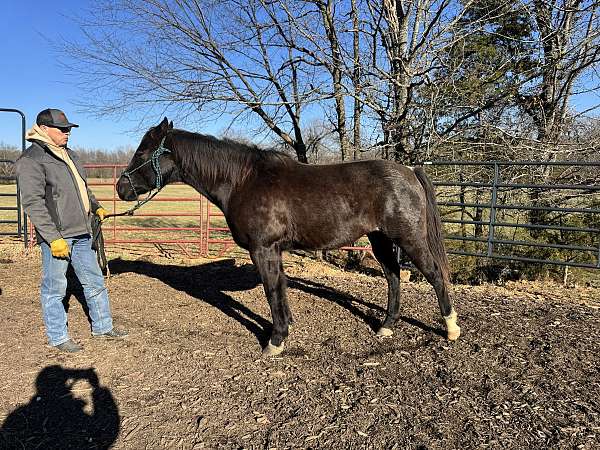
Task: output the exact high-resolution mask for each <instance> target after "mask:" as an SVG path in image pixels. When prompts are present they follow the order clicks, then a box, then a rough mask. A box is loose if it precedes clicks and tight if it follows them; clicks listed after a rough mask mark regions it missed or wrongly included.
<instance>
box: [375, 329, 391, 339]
mask: <svg viewBox="0 0 600 450" xmlns="http://www.w3.org/2000/svg"><path fill="white" fill-rule="evenodd" d="M392 334H394V332H393V331H392V330H390V329H389V328H385V327H381V328H380V329H379V331H378V332H377V336H380V337H390V336H391V335H392Z"/></svg>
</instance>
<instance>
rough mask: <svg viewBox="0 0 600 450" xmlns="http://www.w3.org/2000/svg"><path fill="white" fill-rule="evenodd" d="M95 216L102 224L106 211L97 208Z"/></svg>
mask: <svg viewBox="0 0 600 450" xmlns="http://www.w3.org/2000/svg"><path fill="white" fill-rule="evenodd" d="M96 215H97V216H98V217H100V222H104V218H105V217H106V216H107V215H108V211H107V210H105V209H104V208H98V209H97V210H96Z"/></svg>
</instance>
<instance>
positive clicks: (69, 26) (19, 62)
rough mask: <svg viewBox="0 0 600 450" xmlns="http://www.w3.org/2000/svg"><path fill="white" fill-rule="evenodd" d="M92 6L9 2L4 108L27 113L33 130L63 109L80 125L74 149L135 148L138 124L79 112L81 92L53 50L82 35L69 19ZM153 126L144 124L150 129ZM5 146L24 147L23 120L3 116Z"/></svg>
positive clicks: (82, 0)
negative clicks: (50, 112) (49, 111)
mask: <svg viewBox="0 0 600 450" xmlns="http://www.w3.org/2000/svg"><path fill="white" fill-rule="evenodd" d="M89 4H90V2H89V1H88V0H60V1H55V2H51V3H47V2H32V1H18V0H6V1H5V2H3V5H2V20H1V21H0V24H1V26H0V42H2V60H3V61H2V68H1V70H0V86H1V88H0V108H14V109H19V110H21V111H22V112H23V113H25V116H26V124H27V127H28V128H29V127H31V125H32V124H33V123H34V122H35V118H36V116H37V113H38V112H39V111H41V110H42V109H44V108H60V109H62V110H63V111H65V113H66V114H67V117H68V118H69V120H70V121H71V122H74V123H77V124H79V128H76V129H74V130H73V133H72V134H71V140H70V142H69V145H70V146H72V147H78V146H80V147H85V148H90V149H91V148H102V149H107V150H114V149H117V148H119V147H122V146H128V145H130V146H134V147H135V146H137V144H138V142H139V140H140V138H141V135H142V133H141V132H140V131H131V130H136V129H138V128H139V125H140V123H139V121H138V120H135V119H133V118H129V119H128V118H119V119H113V120H111V119H110V118H107V119H104V120H98V119H96V118H94V117H91V116H90V115H86V114H84V113H82V112H79V111H78V108H77V107H76V106H75V104H74V102H75V101H76V99H77V97H78V95H79V94H80V93H79V92H78V88H77V87H75V86H74V84H73V83H70V82H69V81H68V80H69V79H68V77H67V74H66V73H65V72H64V71H63V69H61V67H60V66H59V64H58V63H57V61H56V54H55V53H54V51H53V49H52V42H53V41H57V40H58V39H59V38H60V37H61V36H62V37H65V38H68V39H70V38H73V37H75V38H76V37H77V36H78V34H79V31H78V27H77V25H76V24H75V23H74V22H73V21H72V20H71V19H69V16H71V15H72V13H73V11H79V10H81V8H82V6H84V7H87V5H89ZM156 119H157V120H158V119H159V118H156ZM151 125H153V124H152V123H148V124H144V126H145V127H146V128H147V127H149V126H151ZM142 129H143V128H142ZM0 142H1V143H5V144H13V145H18V146H19V148H20V145H21V118H20V116H18V115H17V114H15V113H6V112H1V113H0Z"/></svg>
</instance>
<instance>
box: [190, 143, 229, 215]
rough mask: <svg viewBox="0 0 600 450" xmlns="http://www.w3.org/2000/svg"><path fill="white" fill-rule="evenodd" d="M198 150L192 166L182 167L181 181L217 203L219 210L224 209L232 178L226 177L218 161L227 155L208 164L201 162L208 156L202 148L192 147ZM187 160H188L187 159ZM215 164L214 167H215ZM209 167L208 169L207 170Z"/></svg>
mask: <svg viewBox="0 0 600 450" xmlns="http://www.w3.org/2000/svg"><path fill="white" fill-rule="evenodd" d="M193 151H197V152H198V156H199V158H198V159H197V160H196V161H195V164H193V166H192V167H182V168H181V169H182V173H181V176H182V181H183V182H184V183H186V184H188V185H190V186H192V187H193V188H194V189H196V190H197V191H198V192H200V193H201V194H202V195H204V196H205V197H206V198H208V199H209V200H210V201H211V202H212V203H214V204H215V205H217V206H218V207H219V208H221V210H223V211H226V209H227V205H228V203H229V198H230V196H231V191H232V187H233V182H232V180H230V179H229V177H228V172H227V171H226V170H224V169H223V168H220V167H219V166H218V163H219V162H221V161H223V160H224V159H225V158H226V157H227V155H226V154H224V155H223V157H224V158H223V160H221V159H219V160H216V161H211V163H210V164H203V160H205V158H208V156H207V155H206V154H205V153H204V152H203V151H202V149H194V150H193ZM188 161H190V160H189V159H188ZM215 164H216V167H215ZM207 167H210V170H207Z"/></svg>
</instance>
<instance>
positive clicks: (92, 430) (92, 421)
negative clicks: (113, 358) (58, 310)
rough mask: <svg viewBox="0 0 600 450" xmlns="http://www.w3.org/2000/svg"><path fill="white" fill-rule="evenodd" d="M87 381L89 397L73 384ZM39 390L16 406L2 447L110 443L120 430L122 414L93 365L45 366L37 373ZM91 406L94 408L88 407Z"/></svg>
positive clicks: (0, 435) (1, 435)
mask: <svg viewBox="0 0 600 450" xmlns="http://www.w3.org/2000/svg"><path fill="white" fill-rule="evenodd" d="M79 381H86V382H87V383H89V386H90V388H86V389H78V390H77V391H78V392H86V393H87V392H90V395H89V397H90V398H91V402H90V404H89V405H88V403H87V402H86V401H85V400H83V399H81V398H78V397H76V396H75V395H74V393H73V390H72V388H73V385H74V384H75V383H77V382H79ZM36 389H37V392H36V393H35V394H34V395H33V397H32V398H31V400H30V401H29V403H27V404H26V405H22V406H20V407H19V408H17V409H15V410H14V411H13V412H12V413H10V414H9V416H8V417H7V418H6V420H5V421H4V423H3V424H2V427H1V428H0V448H3V449H4V448H6V449H42V448H43V449H82V450H86V449H108V448H110V447H111V446H112V445H113V444H114V442H115V441H116V439H117V437H118V435H119V428H120V416H119V411H118V408H117V405H116V403H115V400H114V398H113V396H112V394H111V393H110V390H109V389H107V388H106V387H103V386H101V385H100V383H99V380H98V376H97V374H96V372H95V371H94V369H93V368H89V369H68V368H63V367H61V366H58V365H52V366H48V367H46V368H44V369H43V370H42V371H41V372H40V373H39V374H38V376H37V379H36ZM86 409H87V410H91V413H88V412H86Z"/></svg>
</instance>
